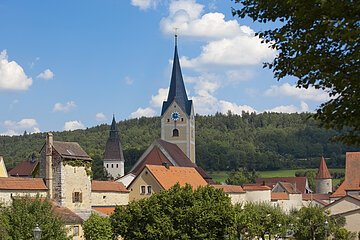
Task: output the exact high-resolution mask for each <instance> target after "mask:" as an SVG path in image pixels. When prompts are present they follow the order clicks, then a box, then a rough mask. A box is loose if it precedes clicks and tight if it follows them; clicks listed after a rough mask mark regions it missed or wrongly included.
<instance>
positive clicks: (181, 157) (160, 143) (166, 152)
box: [116, 139, 213, 185]
mask: <svg viewBox="0 0 360 240" xmlns="http://www.w3.org/2000/svg"><path fill="white" fill-rule="evenodd" d="M164 164H167V165H169V166H174V167H189V168H194V169H196V171H197V172H198V173H199V174H200V175H201V176H202V178H203V179H204V180H205V181H206V182H208V183H213V181H212V178H211V177H210V176H209V175H208V174H207V173H206V172H205V171H204V170H203V169H202V168H201V167H199V166H197V165H196V164H195V163H193V162H192V161H191V160H190V159H189V158H188V157H187V156H186V155H185V153H184V152H183V151H182V150H181V149H180V148H179V147H178V146H177V145H176V144H173V143H170V142H166V141H164V140H161V139H157V140H155V141H154V142H153V143H152V144H151V145H150V147H148V149H147V150H146V151H145V152H144V153H143V155H142V156H141V157H140V158H139V160H138V161H137V162H136V163H135V165H134V166H133V167H132V168H131V170H130V171H129V173H128V174H126V175H125V176H124V177H121V178H118V179H116V181H118V182H122V183H124V185H126V184H127V183H129V182H131V181H132V180H133V179H134V178H135V177H136V176H138V175H139V174H140V172H141V171H142V170H143V168H144V167H145V165H158V166H163V165H164Z"/></svg>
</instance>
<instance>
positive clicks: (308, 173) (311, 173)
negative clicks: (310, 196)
mask: <svg viewBox="0 0 360 240" xmlns="http://www.w3.org/2000/svg"><path fill="white" fill-rule="evenodd" d="M316 173H317V170H302V171H296V173H295V176H296V177H306V178H307V180H308V183H309V187H310V189H312V190H313V191H315V189H316V183H315V177H316Z"/></svg>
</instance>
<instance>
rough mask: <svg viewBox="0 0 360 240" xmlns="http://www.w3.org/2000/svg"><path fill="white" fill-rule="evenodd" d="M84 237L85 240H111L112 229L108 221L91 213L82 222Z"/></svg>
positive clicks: (106, 218)
mask: <svg viewBox="0 0 360 240" xmlns="http://www.w3.org/2000/svg"><path fill="white" fill-rule="evenodd" d="M83 228H84V236H85V239H87V240H111V239H112V229H111V224H110V219H109V218H108V217H101V216H99V215H97V214H95V213H92V214H91V215H90V217H89V218H88V219H87V220H86V221H85V222H84V225H83Z"/></svg>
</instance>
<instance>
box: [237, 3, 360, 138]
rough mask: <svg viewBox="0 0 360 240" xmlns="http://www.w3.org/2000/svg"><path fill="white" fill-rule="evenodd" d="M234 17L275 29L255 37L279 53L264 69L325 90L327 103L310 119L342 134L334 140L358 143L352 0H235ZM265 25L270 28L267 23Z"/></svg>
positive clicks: (359, 38)
mask: <svg viewBox="0 0 360 240" xmlns="http://www.w3.org/2000/svg"><path fill="white" fill-rule="evenodd" d="M235 2H236V3H240V4H241V5H240V9H239V10H236V9H233V15H238V16H239V17H241V18H244V17H250V18H251V19H252V20H253V21H257V22H260V23H266V22H270V21H271V22H275V23H276V26H277V27H276V28H272V27H270V28H267V27H265V28H267V29H266V30H264V31H262V32H259V33H257V34H258V35H259V37H260V38H262V39H263V42H266V43H267V44H269V46H270V47H271V48H273V49H276V50H278V51H277V52H278V55H277V57H276V58H275V59H274V60H273V62H271V63H265V67H268V68H270V69H273V72H274V75H275V77H276V78H277V79H278V80H280V79H282V78H284V77H286V76H294V77H296V78H297V79H298V81H297V87H299V88H309V87H312V86H313V87H315V88H316V89H323V90H326V91H327V93H328V95H329V97H330V98H329V99H330V100H328V101H327V102H325V103H323V104H322V105H321V106H320V107H319V109H318V110H317V113H316V115H315V118H317V119H319V120H320V121H321V122H322V125H323V126H325V127H327V128H336V129H339V130H344V132H343V134H342V135H341V137H340V138H339V139H340V140H342V141H343V142H345V143H348V144H349V143H356V144H358V145H360V108H359V102H360V84H359V79H358V78H359V71H360V58H359V52H360V45H359V42H360V24H359V11H360V6H359V4H358V2H357V1H337V0H327V1H315V0H293V1H283V0H273V1H257V0H235ZM268 26H274V25H272V24H270V25H268Z"/></svg>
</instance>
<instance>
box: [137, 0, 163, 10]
mask: <svg viewBox="0 0 360 240" xmlns="http://www.w3.org/2000/svg"><path fill="white" fill-rule="evenodd" d="M158 1H159V0H131V5H133V6H135V7H139V8H140V9H141V10H146V9H149V8H156V6H157V4H158Z"/></svg>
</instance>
